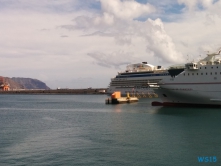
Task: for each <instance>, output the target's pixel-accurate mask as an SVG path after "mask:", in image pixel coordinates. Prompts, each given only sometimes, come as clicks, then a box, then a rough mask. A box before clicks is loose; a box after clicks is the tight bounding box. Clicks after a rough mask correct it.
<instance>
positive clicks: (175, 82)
mask: <svg viewBox="0 0 221 166" xmlns="http://www.w3.org/2000/svg"><path fill="white" fill-rule="evenodd" d="M220 52H221V50H219V51H218V52H215V53H212V54H207V56H206V57H205V58H204V59H201V60H199V61H197V62H191V63H187V64H185V69H179V68H173V69H169V70H168V72H169V74H170V76H169V77H165V78H164V79H162V80H161V81H160V82H159V83H158V86H159V88H158V89H156V90H155V91H156V93H157V94H158V96H159V97H160V98H161V99H162V101H163V103H158V102H153V103H152V105H162V106H193V105H194V106H221V58H220V56H219V55H220Z"/></svg>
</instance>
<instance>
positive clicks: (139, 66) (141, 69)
mask: <svg viewBox="0 0 221 166" xmlns="http://www.w3.org/2000/svg"><path fill="white" fill-rule="evenodd" d="M168 76H169V73H168V71H167V70H166V69H164V68H162V67H161V66H153V65H151V64H148V63H147V62H142V63H136V64H130V65H128V66H127V67H126V70H125V71H124V72H119V73H118V74H117V75H116V76H115V77H114V78H112V79H111V82H110V84H109V87H108V90H107V92H108V94H112V93H113V92H115V91H120V92H121V95H122V96H126V94H127V93H129V94H141V95H142V94H143V95H144V94H145V95H146V94H152V93H154V91H153V89H152V87H155V85H154V84H157V83H158V82H159V81H160V80H161V79H162V78H164V77H168ZM149 83H151V86H149Z"/></svg>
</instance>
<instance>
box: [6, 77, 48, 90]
mask: <svg viewBox="0 0 221 166" xmlns="http://www.w3.org/2000/svg"><path fill="white" fill-rule="evenodd" d="M4 81H5V82H7V83H9V84H10V89H50V88H49V87H48V86H47V85H46V84H45V83H44V82H42V81H40V80H37V79H32V78H21V77H12V78H8V77H4Z"/></svg>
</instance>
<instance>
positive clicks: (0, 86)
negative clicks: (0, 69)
mask: <svg viewBox="0 0 221 166" xmlns="http://www.w3.org/2000/svg"><path fill="white" fill-rule="evenodd" d="M0 90H1V91H9V90H10V85H9V83H7V82H5V79H4V77H1V76H0Z"/></svg>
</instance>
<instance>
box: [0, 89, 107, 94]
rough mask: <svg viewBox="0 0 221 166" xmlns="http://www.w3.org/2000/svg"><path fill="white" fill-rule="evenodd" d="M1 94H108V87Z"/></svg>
mask: <svg viewBox="0 0 221 166" xmlns="http://www.w3.org/2000/svg"><path fill="white" fill-rule="evenodd" d="M0 94H107V89H106V88H97V89H32V90H30V89H19V90H15V89H14V90H9V91H0Z"/></svg>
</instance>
